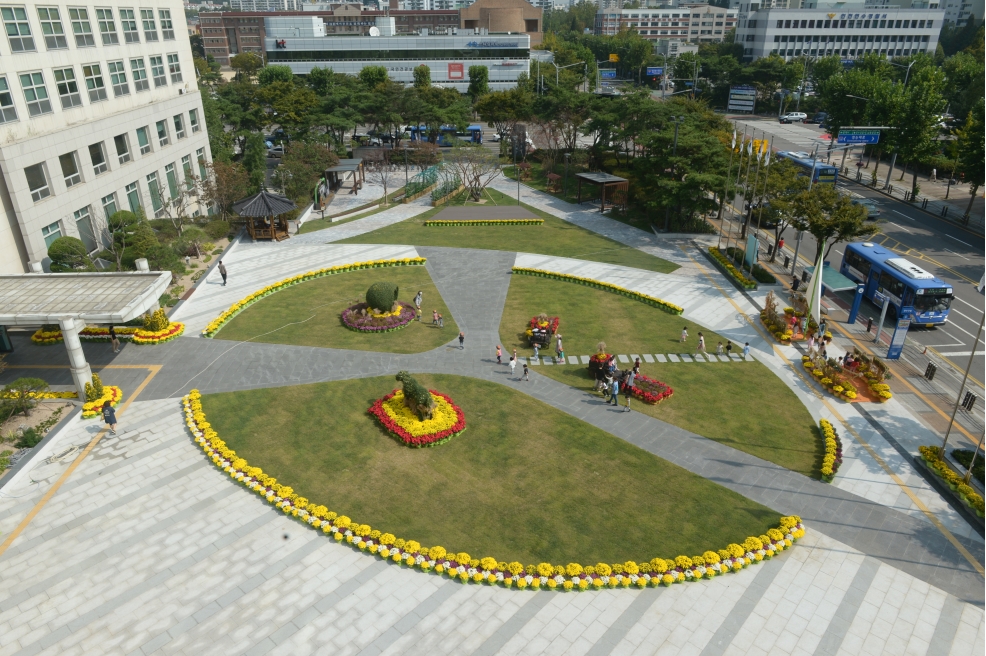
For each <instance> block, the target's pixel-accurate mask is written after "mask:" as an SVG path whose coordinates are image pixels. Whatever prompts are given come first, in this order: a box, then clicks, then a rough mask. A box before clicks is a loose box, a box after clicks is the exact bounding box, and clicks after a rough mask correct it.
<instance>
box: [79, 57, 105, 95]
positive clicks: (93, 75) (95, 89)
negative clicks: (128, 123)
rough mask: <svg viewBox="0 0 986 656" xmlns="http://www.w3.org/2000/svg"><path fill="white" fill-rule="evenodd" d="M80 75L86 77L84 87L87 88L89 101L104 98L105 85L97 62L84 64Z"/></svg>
mask: <svg viewBox="0 0 986 656" xmlns="http://www.w3.org/2000/svg"><path fill="white" fill-rule="evenodd" d="M82 76H83V77H84V78H86V89H88V90H89V102H99V101H101V100H106V85H105V84H104V83H103V72H102V71H101V70H100V68H99V64H85V65H83V67H82Z"/></svg>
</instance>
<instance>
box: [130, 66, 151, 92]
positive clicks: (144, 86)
mask: <svg viewBox="0 0 986 656" xmlns="http://www.w3.org/2000/svg"><path fill="white" fill-rule="evenodd" d="M130 72H131V73H133V78H134V89H136V90H137V92H138V93H140V92H141V91H147V90H148V89H150V88H151V83H150V82H148V80H147V69H146V68H144V60H143V58H140V59H131V60H130Z"/></svg>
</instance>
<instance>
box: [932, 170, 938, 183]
mask: <svg viewBox="0 0 986 656" xmlns="http://www.w3.org/2000/svg"><path fill="white" fill-rule="evenodd" d="M931 181H932V182H938V169H931Z"/></svg>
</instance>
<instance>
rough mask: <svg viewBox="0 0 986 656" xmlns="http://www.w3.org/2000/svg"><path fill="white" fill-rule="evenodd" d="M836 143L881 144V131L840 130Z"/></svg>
mask: <svg viewBox="0 0 986 656" xmlns="http://www.w3.org/2000/svg"><path fill="white" fill-rule="evenodd" d="M836 142H837V143H840V144H875V143H880V131H879V130H853V129H843V130H839V136H838V137H837V138H836Z"/></svg>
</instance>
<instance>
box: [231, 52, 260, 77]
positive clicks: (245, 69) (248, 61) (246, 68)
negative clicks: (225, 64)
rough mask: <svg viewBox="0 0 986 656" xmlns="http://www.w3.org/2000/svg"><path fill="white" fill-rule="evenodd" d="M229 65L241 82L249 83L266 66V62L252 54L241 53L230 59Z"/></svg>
mask: <svg viewBox="0 0 986 656" xmlns="http://www.w3.org/2000/svg"><path fill="white" fill-rule="evenodd" d="M229 65H230V68H232V69H233V70H234V71H236V76H237V78H238V79H239V80H240V81H243V82H249V81H250V80H252V79H253V76H254V75H256V73H257V71H259V70H260V68H261V67H262V66H263V65H264V60H263V59H261V58H260V57H259V56H257V55H255V54H254V53H252V52H241V53H240V54H238V55H234V56H232V57H230V58H229Z"/></svg>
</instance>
